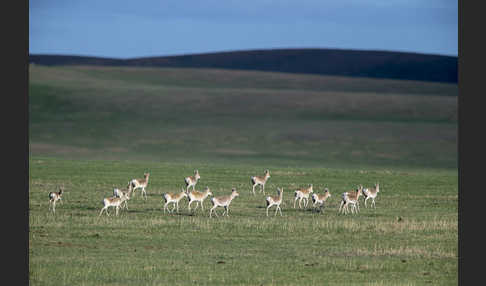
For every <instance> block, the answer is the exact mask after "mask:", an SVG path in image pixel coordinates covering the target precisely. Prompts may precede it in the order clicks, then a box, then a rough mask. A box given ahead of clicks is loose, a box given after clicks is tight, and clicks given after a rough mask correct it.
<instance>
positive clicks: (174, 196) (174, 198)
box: [162, 189, 187, 213]
mask: <svg viewBox="0 0 486 286" xmlns="http://www.w3.org/2000/svg"><path fill="white" fill-rule="evenodd" d="M162 197H163V199H164V200H165V204H164V213H165V210H166V209H167V212H169V213H172V212H173V211H174V209H176V210H177V212H179V201H180V200H181V199H182V198H184V197H187V193H186V191H185V190H184V189H182V190H181V192H180V193H165V194H163V195H162ZM169 204H174V207H173V208H172V210H169V207H168V206H169Z"/></svg>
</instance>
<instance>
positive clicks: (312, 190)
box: [309, 184, 314, 193]
mask: <svg viewBox="0 0 486 286" xmlns="http://www.w3.org/2000/svg"><path fill="white" fill-rule="evenodd" d="M313 187H314V186H313V185H312V184H310V185H309V193H313V192H314V189H313Z"/></svg>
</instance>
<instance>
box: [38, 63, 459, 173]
mask: <svg viewBox="0 0 486 286" xmlns="http://www.w3.org/2000/svg"><path fill="white" fill-rule="evenodd" d="M454 93H457V85H452V84H438V83H424V82H413V81H392V80H376V79H360V78H352V79H350V78H344V77H343V78H341V77H325V76H311V75H288V74H279V73H265V72H238V71H221V70H198V69H150V68H108V67H104V68H100V67H97V68H94V67H42V66H31V67H30V76H29V108H30V113H29V122H30V125H29V139H30V154H31V155H53V156H64V157H65V158H91V159H115V160H116V159H128V158H131V159H142V160H156V161H157V160H160V159H162V158H163V159H164V160H169V159H170V160H171V161H174V162H182V163H184V162H187V160H190V161H191V162H196V161H197V162H207V161H211V162H215V161H219V162H232V161H235V160H236V161H238V162H240V161H242V162H246V163H249V164H250V163H252V162H255V160H257V161H258V160H260V159H261V158H264V159H265V160H268V161H271V162H273V163H280V164H285V165H293V166H296V165H297V166H298V165H309V166H319V167H332V166H335V167H346V166H370V165H374V166H388V167H420V168H422V167H425V168H427V167H432V168H457V96H448V95H451V94H454Z"/></svg>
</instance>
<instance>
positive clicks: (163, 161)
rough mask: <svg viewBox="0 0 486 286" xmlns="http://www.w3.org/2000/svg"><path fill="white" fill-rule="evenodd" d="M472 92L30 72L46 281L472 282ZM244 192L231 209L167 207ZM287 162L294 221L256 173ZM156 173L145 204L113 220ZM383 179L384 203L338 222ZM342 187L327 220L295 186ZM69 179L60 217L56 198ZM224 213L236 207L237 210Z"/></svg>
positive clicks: (33, 189)
mask: <svg viewBox="0 0 486 286" xmlns="http://www.w3.org/2000/svg"><path fill="white" fill-rule="evenodd" d="M456 95H457V85H453V84H440V83H427V82H414V81H393V80H378V79H365V78H345V77H327V76H313V75H290V74H281V73H268V72H250V71H223V70H211V69H155V68H120V67H43V66H37V65H36V66H30V67H29V145H30V150H29V281H30V284H31V285H72V284H75V285H169V284H171V285H194V284H195V285H222V284H225V285H430V284H432V285H456V284H457V279H458V271H457V267H458V248H457V245H458V196H459V192H458V173H457V96H456ZM194 169H198V170H199V172H200V174H201V180H200V181H199V183H198V185H197V189H198V190H202V189H203V188H204V187H206V186H208V187H209V188H210V189H211V190H212V192H213V193H214V195H216V196H219V195H226V194H229V193H230V192H231V188H236V189H237V190H238V191H239V193H240V196H239V197H237V198H236V199H235V200H234V201H233V202H232V204H231V206H230V217H224V218H223V217H218V218H212V219H210V218H209V207H210V205H211V203H210V200H209V199H208V200H206V201H205V204H204V211H202V210H201V209H200V208H199V209H198V211H197V212H195V213H190V212H188V210H187V200H186V199H184V200H183V201H182V202H181V204H180V213H179V214H170V215H169V214H164V213H163V208H162V203H161V199H162V193H164V192H168V191H171V192H177V191H179V190H180V189H181V187H183V186H184V182H183V178H184V177H185V176H188V175H192V174H193V171H194ZM265 169H269V170H270V174H271V177H270V179H269V181H268V183H267V185H266V191H267V194H272V195H273V194H276V189H277V187H283V188H284V205H283V206H282V212H283V215H284V216H283V217H280V216H279V215H277V216H276V217H274V216H273V213H274V211H275V210H274V208H272V209H271V210H270V213H271V216H270V217H268V218H267V217H266V216H265V196H264V195H263V194H261V193H257V195H255V196H253V195H250V190H251V186H250V182H249V178H250V176H254V175H262V174H263V171H264V170H265ZM144 172H150V174H151V175H150V182H149V186H148V188H147V193H148V199H147V201H144V200H143V199H142V198H141V196H140V192H138V191H137V192H136V195H135V197H133V198H132V199H131V200H130V201H129V202H128V206H129V210H128V211H126V210H123V211H122V212H121V213H120V215H119V216H118V217H116V216H114V215H113V214H114V210H113V209H110V213H111V214H112V215H111V216H109V217H107V216H105V215H103V216H102V217H98V214H99V212H100V210H101V208H102V199H103V198H104V197H107V196H110V195H112V190H113V188H114V187H124V186H126V184H127V182H128V180H130V179H132V178H139V177H142V176H143V173H144ZM376 182H379V183H380V190H381V192H380V193H379V196H378V198H377V199H376V209H370V208H364V205H363V203H361V212H360V213H359V214H358V215H346V216H345V215H339V214H338V212H337V210H338V207H339V203H340V196H341V194H342V193H343V192H344V191H348V190H351V189H352V188H355V187H356V186H357V185H358V184H363V185H364V186H365V187H366V186H372V185H373V184H374V183H376ZM311 183H312V184H313V185H314V190H315V191H316V192H322V191H323V189H324V188H325V187H327V188H329V190H330V192H331V194H332V196H331V198H330V199H329V201H328V203H327V204H326V208H325V210H324V212H323V213H319V212H317V211H313V210H311V209H310V208H309V209H307V210H304V209H294V208H293V207H292V206H293V191H294V190H295V189H297V188H299V187H304V186H308V185H309V184H311ZM60 185H64V187H65V190H66V192H65V194H64V195H63V198H64V200H65V201H64V203H63V204H58V205H57V207H56V214H53V213H51V212H49V205H48V193H49V192H51V191H56V190H57V188H58V186H60ZM221 212H222V210H219V214H221Z"/></svg>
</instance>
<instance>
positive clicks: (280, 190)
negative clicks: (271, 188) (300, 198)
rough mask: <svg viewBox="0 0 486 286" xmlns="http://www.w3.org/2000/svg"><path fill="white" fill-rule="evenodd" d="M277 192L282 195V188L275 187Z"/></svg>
mask: <svg viewBox="0 0 486 286" xmlns="http://www.w3.org/2000/svg"><path fill="white" fill-rule="evenodd" d="M277 192H278V195H279V196H280V195H282V194H283V188H278V187H277Z"/></svg>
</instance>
